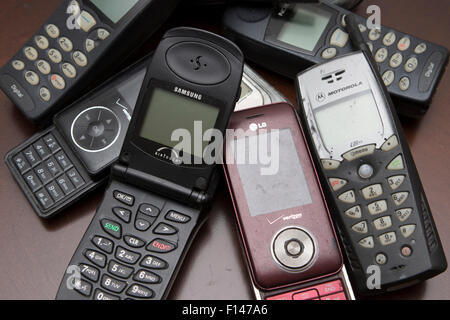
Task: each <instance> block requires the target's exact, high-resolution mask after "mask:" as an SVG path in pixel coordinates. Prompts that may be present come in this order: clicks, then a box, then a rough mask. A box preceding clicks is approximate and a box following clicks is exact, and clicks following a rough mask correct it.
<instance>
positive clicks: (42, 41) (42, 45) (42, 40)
mask: <svg viewBox="0 0 450 320" xmlns="http://www.w3.org/2000/svg"><path fill="white" fill-rule="evenodd" d="M34 43H35V44H36V45H37V46H38V48H39V49H42V50H45V49H47V48H48V45H49V43H48V39H47V38H46V37H44V36H36V37H34Z"/></svg>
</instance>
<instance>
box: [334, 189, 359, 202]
mask: <svg viewBox="0 0 450 320" xmlns="http://www.w3.org/2000/svg"><path fill="white" fill-rule="evenodd" d="M338 199H339V200H340V201H342V202H345V203H355V201H356V195H355V191H353V190H349V191H346V192H344V193H342V194H340V195H339V196H338Z"/></svg>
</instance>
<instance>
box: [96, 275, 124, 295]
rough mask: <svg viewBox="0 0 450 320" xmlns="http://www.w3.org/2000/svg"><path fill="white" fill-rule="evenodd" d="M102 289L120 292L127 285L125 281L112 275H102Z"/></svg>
mask: <svg viewBox="0 0 450 320" xmlns="http://www.w3.org/2000/svg"><path fill="white" fill-rule="evenodd" d="M100 285H101V286H102V287H103V288H104V289H106V290H109V291H111V292H114V293H121V292H122V291H123V290H124V289H125V287H126V286H127V283H126V282H124V281H120V280H117V279H114V278H113V277H110V276H108V275H106V274H105V275H103V277H102V281H101V284H100Z"/></svg>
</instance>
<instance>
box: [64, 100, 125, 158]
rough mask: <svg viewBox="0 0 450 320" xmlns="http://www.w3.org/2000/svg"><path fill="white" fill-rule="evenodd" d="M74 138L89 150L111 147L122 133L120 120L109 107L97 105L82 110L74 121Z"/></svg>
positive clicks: (79, 145) (77, 143) (76, 142)
mask: <svg viewBox="0 0 450 320" xmlns="http://www.w3.org/2000/svg"><path fill="white" fill-rule="evenodd" d="M71 133H72V139H73V141H74V142H75V144H76V145H77V146H78V147H79V148H80V149H82V150H84V151H87V152H99V151H103V150H105V149H107V148H109V147H110V146H111V145H112V144H113V143H114V142H115V141H116V139H117V137H118V136H119V133H120V121H119V119H118V118H117V115H116V114H115V113H114V112H113V111H111V110H110V109H108V108H105V107H101V106H97V107H92V108H89V109H86V110H84V111H83V112H81V113H80V114H79V115H78V116H77V117H76V118H75V120H74V121H73V123H72V129H71Z"/></svg>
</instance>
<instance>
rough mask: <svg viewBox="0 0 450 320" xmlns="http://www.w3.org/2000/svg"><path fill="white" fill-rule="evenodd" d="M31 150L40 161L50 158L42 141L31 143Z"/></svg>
mask: <svg viewBox="0 0 450 320" xmlns="http://www.w3.org/2000/svg"><path fill="white" fill-rule="evenodd" d="M33 148H34V150H36V152H37V153H38V154H39V156H40V157H41V159H45V158H48V157H49V156H50V151H49V150H48V149H47V146H46V145H45V143H44V141H42V140H38V141H36V142H35V143H33Z"/></svg>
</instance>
